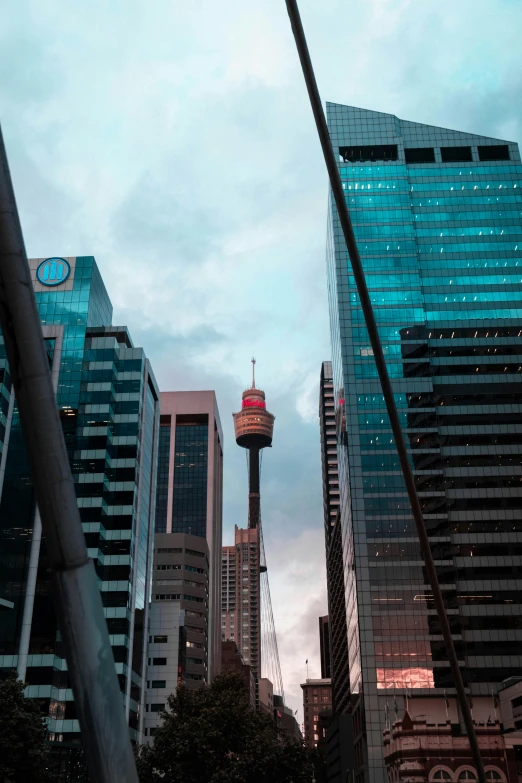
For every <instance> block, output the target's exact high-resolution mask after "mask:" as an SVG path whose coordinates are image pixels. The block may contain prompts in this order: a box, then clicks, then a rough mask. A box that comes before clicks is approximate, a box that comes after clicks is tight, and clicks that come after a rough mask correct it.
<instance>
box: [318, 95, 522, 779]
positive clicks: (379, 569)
mask: <svg viewBox="0 0 522 783" xmlns="http://www.w3.org/2000/svg"><path fill="white" fill-rule="evenodd" d="M327 114H328V124H329V128H330V134H331V138H332V142H333V147H334V150H335V152H336V153H338V154H339V169H340V174H341V178H342V181H343V187H344V190H345V193H346V200H347V203H348V206H349V208H350V211H351V217H352V221H353V223H354V229H355V233H356V237H357V240H358V246H359V250H360V252H361V257H362V261H363V265H364V268H365V272H366V276H367V281H368V286H369V289H370V293H371V298H372V302H373V305H374V309H375V314H376V318H377V322H378V325H379V331H380V335H381V339H382V342H383V346H384V352H385V356H386V359H387V363H388V369H389V373H390V376H391V378H392V381H393V387H394V392H395V398H396V402H397V405H398V408H399V412H400V416H401V420H402V423H403V427H404V432H405V435H406V438H407V442H408V446H409V452H410V459H411V465H412V467H413V470H414V475H415V478H416V482H417V488H418V491H419V495H420V498H421V502H422V506H423V511H424V514H425V520H426V525H427V528H428V532H429V535H430V539H431V543H432V549H433V554H434V557H435V559H436V563H437V568H438V572H439V580H440V582H441V586H442V589H443V591H444V595H445V599H446V605H447V609H448V614H449V617H450V622H451V625H452V629H453V631H454V633H455V645H456V649H457V653H458V656H459V659H460V661H461V665H462V670H463V675H464V679H465V682H466V684H467V685H468V687H469V689H470V693H471V695H472V697H473V696H488V695H490V694H491V692H492V691H496V690H497V688H498V686H499V684H500V683H501V681H502V680H504V679H506V678H507V677H509V676H511V675H513V674H520V671H521V666H522V655H521V652H520V651H521V649H522V648H521V642H522V592H521V590H522V581H521V580H522V559H521V557H520V555H521V554H522V337H521V335H522V287H521V282H522V220H521V216H522V196H521V190H520V188H521V186H522V165H521V163H520V154H519V151H518V147H517V145H516V144H514V143H511V142H507V141H502V140H497V139H492V138H485V137H482V136H477V135H473V134H467V133H460V132H456V131H450V130H447V129H445V128H437V127H433V126H427V125H421V124H418V123H413V122H405V121H402V120H399V119H398V118H397V117H395V116H393V115H388V114H382V113H379V112H371V111H365V110H362V109H356V108H353V107H347V106H340V105H337V104H328V105H327ZM327 255H328V289H329V302H330V319H331V335H332V351H333V357H332V358H333V375H334V392H335V409H336V421H337V435H338V459H339V483H340V505H341V525H342V538H343V563H344V574H345V591H346V603H347V627H348V647H349V667H350V689H351V693H352V695H353V697H354V699H355V703H356V705H357V707H356V712H355V716H354V729H355V754H356V764H357V772H356V781H357V782H358V783H362V781H372V783H374V781H375V782H377V781H379V783H380V782H381V781H384V780H386V779H387V778H386V771H385V767H384V762H383V751H382V730H383V728H384V716H385V714H386V710H387V709H391V708H393V703H394V700H397V702H399V704H401V705H402V704H403V703H404V696H405V695H406V694H407V693H410V694H412V695H419V696H422V695H424V696H430V695H438V696H442V695H443V694H444V690H446V691H447V693H448V694H451V693H454V690H453V689H452V681H451V676H450V672H449V666H448V661H447V657H446V652H445V649H444V644H443V642H442V637H441V636H440V628H439V626H438V621H437V617H436V612H435V609H434V606H433V603H432V601H431V600H430V599H431V595H430V590H429V586H428V584H427V580H426V576H425V571H424V568H423V564H422V559H421V557H420V552H419V548H418V545H417V541H416V535H415V529H414V523H413V519H412V517H411V514H410V511H409V503H408V498H407V494H406V491H405V487H404V483H403V479H402V474H401V472H400V469H399V464H398V459H397V456H396V453H395V449H394V443H393V438H392V435H391V429H390V423H389V420H388V416H387V413H386V410H385V406H384V401H383V397H382V394H381V393H380V385H379V381H378V378H377V373H376V370H375V366H374V361H373V355H372V350H371V347H370V344H369V340H368V335H367V331H366V328H365V325H364V319H363V315H362V311H361V308H360V304H359V299H358V295H357V292H356V288H355V284H354V280H353V277H352V275H351V271H350V265H349V259H348V256H347V252H346V248H345V244H344V239H343V237H342V233H341V231H340V226H339V221H338V216H337V213H336V209H335V206H334V205H331V207H330V216H329V229H328V253H327Z"/></svg>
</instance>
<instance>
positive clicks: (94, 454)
mask: <svg viewBox="0 0 522 783" xmlns="http://www.w3.org/2000/svg"><path fill="white" fill-rule="evenodd" d="M53 264H54V266H53ZM30 266H31V270H32V277H33V285H34V288H35V293H36V300H37V305H38V308H39V312H40V316H41V321H42V326H43V332H44V338H45V344H46V346H47V351H48V355H49V363H50V367H51V370H52V375H53V381H54V385H55V389H56V391H57V401H58V407H59V412H60V417H61V421H62V425H63V429H64V433H65V438H66V443H67V448H68V451H69V456H70V460H71V467H72V472H73V477H74V481H75V484H76V494H77V498H78V505H79V508H80V515H81V519H82V523H83V529H84V533H85V537H86V541H87V546H88V551H89V555H90V556H91V557H92V558H93V560H94V562H95V565H96V571H97V574H98V578H99V586H100V590H101V593H102V599H103V604H104V607H105V614H106V617H107V624H108V627H109V633H110V638H111V643H112V648H113V652H114V658H115V661H116V669H117V672H118V676H119V680H120V685H121V690H122V696H123V704H124V707H125V710H126V713H127V716H128V720H129V727H130V734H131V738H132V739H133V740H139V739H140V737H141V732H142V719H143V706H144V698H145V688H144V682H143V680H144V676H145V671H146V658H145V654H146V644H147V638H146V628H147V624H148V605H149V590H150V577H151V563H152V545H153V543H152V536H153V525H154V508H155V500H156V492H155V488H156V475H155V472H156V454H157V442H158V430H159V414H160V411H159V392H158V387H157V384H156V381H155V380H154V375H153V373H152V370H151V368H150V365H149V362H148V360H147V359H146V357H145V355H144V352H143V350H142V349H141V348H134V347H133V344H132V342H131V338H130V336H129V333H128V331H127V328H126V327H124V326H121V327H120V326H112V325H111V320H112V305H111V302H110V300H109V297H108V295H107V292H106V289H105V286H104V284H103V281H102V278H101V276H100V273H99V270H98V267H97V265H96V262H95V260H94V258H92V257H89V256H85V257H75V258H67V259H51V260H46V259H32V260H30ZM56 270H58V273H57V272H56ZM64 270H65V271H64ZM59 273H61V274H59ZM53 275H54V277H53ZM0 351H1V353H0V364H1V367H2V369H1V379H2V387H1V394H0V410H1V414H0V416H1V419H0V433H1V436H2V441H3V449H2V452H1V459H0V482H1V487H0V492H1V495H0V563H1V568H0V598H1V599H3V602H4V603H6V604H7V606H6V608H5V609H4V611H3V612H2V613H1V614H0V667H1V668H3V669H17V670H18V672H19V675H20V676H22V677H24V678H25V679H26V681H27V682H28V687H27V689H26V695H27V696H29V697H37V698H39V699H42V700H43V701H44V704H45V707H46V712H47V716H48V728H49V732H50V738H51V740H53V741H54V742H56V743H57V744H58V746H59V747H63V748H65V747H71V746H72V747H75V746H78V745H79V737H80V735H79V724H78V720H77V716H76V710H75V705H74V701H73V696H72V691H71V688H70V683H69V678H68V674H67V665H66V662H65V658H64V651H63V647H62V643H61V640H60V635H59V632H58V630H57V625H56V618H55V613H54V607H53V602H52V597H51V595H50V583H49V576H48V573H47V555H46V547H45V537H43V538H42V540H41V541H40V537H39V530H40V527H39V525H40V523H39V516H38V512H37V509H36V504H35V497H34V490H33V485H32V482H31V477H30V472H29V466H28V461H27V455H26V451H25V446H24V441H23V436H22V432H21V428H20V419H19V415H18V411H17V406H16V400H15V398H14V392H13V389H12V384H11V381H10V376H9V368H8V365H7V362H6V358H5V348H4V345H3V341H2V342H1V345H0Z"/></svg>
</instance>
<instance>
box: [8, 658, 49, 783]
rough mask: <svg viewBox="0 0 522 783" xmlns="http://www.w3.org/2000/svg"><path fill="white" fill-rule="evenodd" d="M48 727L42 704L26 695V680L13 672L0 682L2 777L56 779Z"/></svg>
mask: <svg viewBox="0 0 522 783" xmlns="http://www.w3.org/2000/svg"><path fill="white" fill-rule="evenodd" d="M50 766H51V758H50V748H49V744H48V742H47V728H46V726H45V721H44V719H43V717H42V712H41V709H40V704H39V703H38V701H35V700H34V699H26V698H25V697H24V683H23V682H20V681H19V680H17V679H16V674H15V673H14V672H13V673H10V674H9V676H8V677H7V679H5V680H3V681H2V682H0V780H1V781H2V783H52V781H55V780H56V778H55V777H54V775H53V774H52V772H51V770H50Z"/></svg>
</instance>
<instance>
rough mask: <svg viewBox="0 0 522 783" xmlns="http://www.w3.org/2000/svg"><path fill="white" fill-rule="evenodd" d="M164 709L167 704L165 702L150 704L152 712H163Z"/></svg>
mask: <svg viewBox="0 0 522 783" xmlns="http://www.w3.org/2000/svg"><path fill="white" fill-rule="evenodd" d="M164 709H165V705H164V704H151V705H150V711H151V712H161V711H162V710H164Z"/></svg>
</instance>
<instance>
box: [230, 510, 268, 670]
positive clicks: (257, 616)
mask: <svg viewBox="0 0 522 783" xmlns="http://www.w3.org/2000/svg"><path fill="white" fill-rule="evenodd" d="M259 556H260V551H259V528H257V527H254V528H238V527H237V525H236V526H235V528H234V546H226V547H223V553H222V563H221V566H222V582H221V589H222V599H221V600H222V614H221V634H222V638H223V639H224V640H226V641H235V642H236V644H237V646H238V648H239V651H240V653H241V655H242V656H243V659H244V661H245V663H246V664H248V665H249V666H251V668H252V671H253V673H254V675H255V676H256V677H260V676H261V603H260V602H261V596H260V567H261V566H260V559H259Z"/></svg>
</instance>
